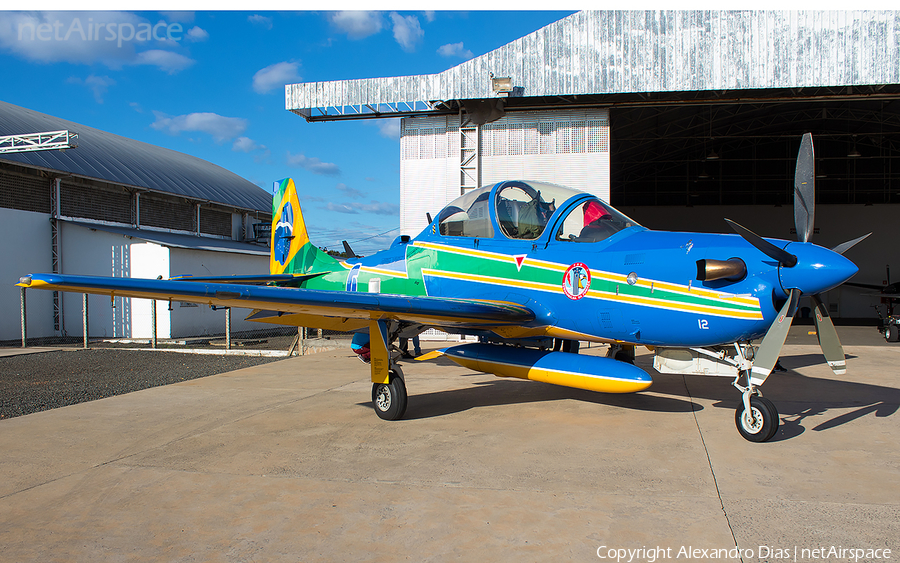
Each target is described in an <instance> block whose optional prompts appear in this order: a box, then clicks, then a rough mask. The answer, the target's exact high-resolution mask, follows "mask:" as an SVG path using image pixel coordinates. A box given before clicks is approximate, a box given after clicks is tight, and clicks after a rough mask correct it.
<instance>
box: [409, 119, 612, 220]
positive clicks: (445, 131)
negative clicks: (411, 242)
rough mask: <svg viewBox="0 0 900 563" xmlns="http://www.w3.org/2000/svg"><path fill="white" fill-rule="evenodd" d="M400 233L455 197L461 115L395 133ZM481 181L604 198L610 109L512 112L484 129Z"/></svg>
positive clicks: (418, 123) (412, 125) (416, 122)
mask: <svg viewBox="0 0 900 563" xmlns="http://www.w3.org/2000/svg"><path fill="white" fill-rule="evenodd" d="M400 136H401V139H400V143H401V144H400V232H401V233H402V234H406V235H411V236H415V235H417V234H419V232H421V231H422V229H423V228H425V226H427V222H426V216H425V214H426V213H431V215H432V217H434V216H436V215H437V213H438V212H439V211H440V210H441V209H443V208H444V206H445V205H447V204H448V203H450V202H451V201H453V200H454V199H456V198H457V197H459V195H460V164H461V153H460V132H459V117H458V116H455V115H453V116H438V117H425V118H404V119H403V120H402V125H401V133H400ZM480 159H481V161H480V167H481V185H487V184H491V183H494V182H498V181H501V180H540V181H545V182H551V183H554V184H561V185H564V186H569V187H572V188H576V189H580V190H584V191H586V192H588V193H592V194H594V195H597V196H598V197H600V198H601V199H604V200H606V201H609V112H608V111H607V110H605V109H593V110H556V111H544V112H517V113H514V114H510V115H508V116H506V117H504V118H502V119H499V120H497V121H494V122H492V123H488V124H485V125H483V126H482V127H481V151H480Z"/></svg>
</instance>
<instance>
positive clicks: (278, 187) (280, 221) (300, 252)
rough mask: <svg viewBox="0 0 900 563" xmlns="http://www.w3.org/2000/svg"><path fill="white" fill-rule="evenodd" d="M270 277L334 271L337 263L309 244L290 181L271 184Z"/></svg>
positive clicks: (295, 194)
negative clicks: (272, 275) (272, 191)
mask: <svg viewBox="0 0 900 563" xmlns="http://www.w3.org/2000/svg"><path fill="white" fill-rule="evenodd" d="M269 248H270V249H271V250H270V251H269V273H270V274H309V273H315V272H320V271H327V270H331V269H334V266H335V265H336V264H338V261H337V260H335V259H334V258H332V257H331V256H329V255H328V254H326V253H325V252H322V251H321V250H319V249H318V248H316V246H315V245H314V244H312V243H311V242H309V234H307V232H306V223H305V222H304V221H303V213H302V212H301V211H300V199H299V198H298V197H297V188H296V187H295V186H294V180H292V179H291V178H285V179H284V180H281V181H280V182H275V186H274V194H273V197H272V240H271V244H270V246H269Z"/></svg>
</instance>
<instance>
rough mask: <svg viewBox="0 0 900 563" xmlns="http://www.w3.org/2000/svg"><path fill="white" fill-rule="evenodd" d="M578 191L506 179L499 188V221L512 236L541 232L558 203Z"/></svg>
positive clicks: (530, 237) (535, 235) (528, 236)
mask: <svg viewBox="0 0 900 563" xmlns="http://www.w3.org/2000/svg"><path fill="white" fill-rule="evenodd" d="M577 193H578V192H577V191H575V190H572V189H570V188H564V187H562V186H555V185H553V184H545V183H542V182H506V183H504V184H503V185H502V186H501V187H500V189H499V190H498V191H497V222H498V223H499V224H500V230H501V231H503V234H504V235H506V236H507V237H508V238H511V239H524V240H534V239H536V238H538V237H540V236H541V234H542V233H543V232H544V228H545V227H546V226H547V223H548V221H549V220H550V216H551V215H553V212H554V211H556V207H557V206H558V205H560V204H562V203H563V202H565V201H566V200H567V199H569V198H570V197H572V196H574V195H576V194H577Z"/></svg>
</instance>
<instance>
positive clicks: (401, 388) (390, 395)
mask: <svg viewBox="0 0 900 563" xmlns="http://www.w3.org/2000/svg"><path fill="white" fill-rule="evenodd" d="M406 403H407V396H406V384H404V383H403V378H402V377H400V376H398V375H397V374H395V373H394V372H393V371H391V379H390V383H387V384H385V383H373V384H372V406H373V407H374V408H375V414H377V415H378V418H381V419H383V420H400V419H401V418H403V415H404V414H405V413H406Z"/></svg>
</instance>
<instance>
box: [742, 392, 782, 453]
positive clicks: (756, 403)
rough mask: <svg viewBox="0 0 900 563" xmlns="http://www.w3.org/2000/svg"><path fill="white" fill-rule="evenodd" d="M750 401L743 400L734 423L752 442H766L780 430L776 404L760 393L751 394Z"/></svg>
mask: <svg viewBox="0 0 900 563" xmlns="http://www.w3.org/2000/svg"><path fill="white" fill-rule="evenodd" d="M746 403H748V401H741V404H740V406H738V408H737V411H736V412H735V413H734V424H735V426H737V429H738V432H740V433H741V436H743V437H744V438H745V439H746V440H749V441H751V442H766V441H768V440H770V439H771V438H772V436H774V435H775V432H777V431H778V425H779V423H780V421H779V419H778V410H777V409H776V408H775V404H774V403H773V402H772V401H770V400H769V399H766V398H765V397H760V396H759V395H751V396H750V397H749V408H748V407H747V404H746Z"/></svg>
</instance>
